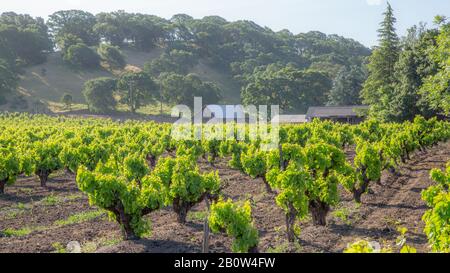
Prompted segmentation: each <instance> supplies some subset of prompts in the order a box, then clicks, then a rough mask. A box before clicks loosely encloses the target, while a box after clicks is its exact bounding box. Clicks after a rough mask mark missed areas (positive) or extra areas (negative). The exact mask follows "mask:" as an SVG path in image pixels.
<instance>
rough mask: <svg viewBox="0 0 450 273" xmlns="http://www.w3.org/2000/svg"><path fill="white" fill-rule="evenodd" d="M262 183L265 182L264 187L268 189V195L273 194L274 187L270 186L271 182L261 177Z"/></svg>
mask: <svg viewBox="0 0 450 273" xmlns="http://www.w3.org/2000/svg"><path fill="white" fill-rule="evenodd" d="M261 178H262V181H263V182H264V186H265V187H266V191H267V193H273V190H272V187H271V186H270V184H269V182H268V181H267V179H266V177H265V176H261Z"/></svg>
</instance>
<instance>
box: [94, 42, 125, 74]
mask: <svg viewBox="0 0 450 273" xmlns="http://www.w3.org/2000/svg"><path fill="white" fill-rule="evenodd" d="M97 53H98V55H99V56H100V58H101V59H102V60H103V61H105V62H107V63H108V64H109V65H110V66H111V67H112V68H119V69H121V68H123V67H125V65H126V61H125V56H124V55H123V54H122V51H120V48H119V47H116V46H111V45H108V44H101V45H100V46H99V47H98V49H97Z"/></svg>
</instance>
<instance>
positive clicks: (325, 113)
mask: <svg viewBox="0 0 450 273" xmlns="http://www.w3.org/2000/svg"><path fill="white" fill-rule="evenodd" d="M364 110H369V107H368V106H362V105H358V106H324V107H310V108H309V109H308V112H307V113H306V117H307V118H327V117H358V116H360V115H361V113H360V111H364Z"/></svg>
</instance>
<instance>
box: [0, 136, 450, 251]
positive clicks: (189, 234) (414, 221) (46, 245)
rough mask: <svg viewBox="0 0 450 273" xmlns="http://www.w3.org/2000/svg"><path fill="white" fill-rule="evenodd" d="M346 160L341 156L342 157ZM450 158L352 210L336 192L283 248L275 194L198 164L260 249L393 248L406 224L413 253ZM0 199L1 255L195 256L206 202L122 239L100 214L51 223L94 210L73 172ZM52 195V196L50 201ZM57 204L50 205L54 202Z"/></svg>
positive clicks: (428, 155)
mask: <svg viewBox="0 0 450 273" xmlns="http://www.w3.org/2000/svg"><path fill="white" fill-rule="evenodd" d="M352 156H353V154H352V151H348V157H349V158H351V157H352ZM449 160H450V142H449V143H443V144H440V145H438V146H436V147H433V148H430V149H429V150H427V151H426V152H418V153H416V154H415V155H414V156H413V157H412V160H410V161H409V162H407V163H406V164H404V165H403V166H401V168H400V173H401V175H399V176H395V175H392V174H388V173H384V174H383V178H382V181H381V185H378V184H376V183H372V184H371V188H370V194H366V195H364V196H363V198H362V200H363V204H362V205H361V206H357V205H356V204H355V203H354V202H353V201H352V198H351V195H350V194H348V193H346V192H345V191H344V190H341V199H342V201H341V203H340V205H339V207H337V208H334V209H333V211H332V212H330V213H329V215H328V218H327V222H328V225H327V226H326V227H316V226H313V225H312V224H311V223H310V222H311V221H310V220H309V219H305V220H304V221H302V223H301V230H302V231H301V236H300V241H299V242H298V243H296V244H288V243H287V240H286V238H285V237H286V236H285V217H284V212H283V211H282V210H281V209H280V208H279V207H277V205H276V203H275V197H276V194H267V193H266V191H265V187H264V184H263V182H262V181H261V180H260V179H251V178H249V177H247V176H245V175H243V174H241V173H240V172H239V171H236V170H232V169H230V168H229V167H228V166H227V162H226V161H225V160H223V161H221V162H218V163H217V164H216V165H215V166H214V167H212V166H210V165H209V164H207V163H205V162H202V163H201V169H202V170H204V171H211V170H218V171H219V173H220V176H221V178H222V183H224V184H225V185H226V187H225V189H224V191H223V194H224V196H225V198H231V199H233V200H235V201H237V200H242V201H244V200H251V202H252V205H253V217H254V221H255V225H256V227H257V228H258V230H259V235H260V242H259V246H258V248H259V250H260V251H261V252H342V251H343V250H344V249H345V248H346V246H347V244H348V243H351V242H354V241H356V240H358V239H367V240H370V241H377V242H379V243H381V244H382V245H383V246H388V245H389V246H392V247H393V248H394V250H396V248H397V246H396V242H395V241H396V239H397V237H398V236H399V233H398V232H397V229H398V228H399V227H406V228H407V229H408V233H407V235H406V236H407V243H408V244H409V245H412V246H414V247H415V248H417V250H418V251H419V252H429V251H430V249H429V247H428V244H427V238H426V236H425V235H424V234H423V227H424V224H423V222H422V220H421V218H422V215H423V214H424V212H425V211H426V209H427V207H426V206H425V204H424V202H423V201H422V200H421V191H422V190H424V189H426V188H427V187H429V186H430V185H431V184H432V181H431V180H430V178H429V172H430V170H431V169H432V168H444V167H445V164H446V162H447V161H449ZM5 192H6V194H5V195H3V196H0V252H52V251H55V250H56V249H55V243H60V244H61V245H63V246H65V245H66V244H67V243H68V242H70V241H78V242H79V243H80V244H81V246H82V247H83V251H87V252H93V251H98V252H119V253H125V252H126V253H129V252H131V253H138V252H148V253H173V252H175V253H187V252H200V251H201V243H202V235H203V219H202V217H203V216H204V215H205V213H204V211H205V210H206V206H205V204H203V203H202V204H199V205H197V206H196V207H195V208H194V209H193V212H192V213H190V214H189V216H188V222H187V224H185V225H181V224H178V223H177V222H176V215H175V213H174V212H172V211H171V209H170V208H167V209H163V210H160V211H157V212H154V213H152V214H150V215H149V216H148V218H149V220H150V221H151V225H152V232H151V234H150V235H149V236H147V237H146V238H144V239H141V240H139V241H127V242H124V241H121V239H120V228H119V226H118V225H117V224H116V223H115V222H110V221H109V220H108V219H107V217H106V216H100V217H96V218H94V219H90V220H87V221H82V222H78V223H74V224H66V225H56V224H55V222H56V221H58V220H64V219H67V218H68V217H70V216H71V215H74V214H79V213H83V212H89V211H95V210H97V208H93V207H91V206H89V202H88V199H87V197H86V196H85V195H84V194H82V193H81V192H79V191H78V189H77V186H76V183H75V177H74V176H73V175H72V174H67V173H63V172H61V173H58V174H54V175H52V176H51V177H50V179H49V182H48V189H42V188H40V186H39V182H38V180H37V179H36V178H20V179H19V180H18V181H17V182H16V184H15V185H13V186H7V187H6V189H5ZM55 198H56V199H55ZM55 200H56V201H55ZM25 228H28V231H29V234H20V235H17V234H16V235H15V236H5V231H6V230H8V229H10V230H11V229H12V230H21V229H25ZM230 248H231V239H230V238H227V237H226V236H224V235H221V234H212V235H211V239H210V251H211V252H231V249H230Z"/></svg>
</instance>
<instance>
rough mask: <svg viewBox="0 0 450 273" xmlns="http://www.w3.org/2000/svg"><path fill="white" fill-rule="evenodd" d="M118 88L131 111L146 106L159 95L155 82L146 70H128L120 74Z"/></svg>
mask: <svg viewBox="0 0 450 273" xmlns="http://www.w3.org/2000/svg"><path fill="white" fill-rule="evenodd" d="M117 89H118V90H119V93H120V94H121V96H122V98H121V99H122V101H123V102H124V103H126V104H127V105H128V106H129V108H130V110H131V112H133V113H135V112H136V110H137V109H139V108H140V107H141V106H144V105H146V104H148V103H150V102H152V101H154V99H155V98H157V97H158V95H159V92H158V89H157V86H156V84H155V82H154V81H153V80H152V78H150V76H149V75H148V74H146V73H144V72H137V73H134V72H126V73H124V74H122V75H121V76H120V79H119V80H118V82H117Z"/></svg>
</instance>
